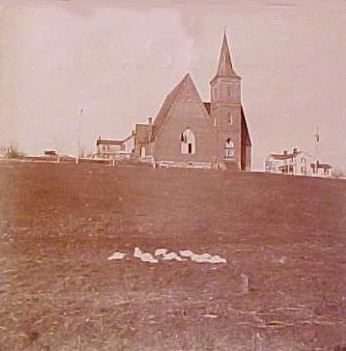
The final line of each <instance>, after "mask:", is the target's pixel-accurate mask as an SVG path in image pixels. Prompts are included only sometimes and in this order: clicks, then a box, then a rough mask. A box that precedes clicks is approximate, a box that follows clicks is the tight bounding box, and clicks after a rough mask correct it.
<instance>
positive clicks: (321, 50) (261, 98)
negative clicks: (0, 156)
mask: <svg viewBox="0 0 346 351" xmlns="http://www.w3.org/2000/svg"><path fill="white" fill-rule="evenodd" d="M228 2H230V1H225V2H223V1H221V0H215V1H184V0H181V1H171V2H170V1H139V0H138V1H117V0H95V1H92V0H89V1H86V0H83V1H81V0H69V1H68V0H59V1H58V0H39V1H30V0H25V1H16V0H11V1H4V0H3V1H0V4H1V37H0V39H1V42H0V49H1V61H0V70H1V85H0V122H1V130H0V138H1V142H2V143H9V142H11V143H17V144H18V146H19V148H20V149H21V150H23V151H25V152H27V153H29V154H42V152H43V150H44V149H48V148H49V149H57V150H58V151H60V152H63V153H70V154H75V153H76V148H77V146H76V145H77V134H78V132H77V131H78V120H79V117H78V111H79V110H80V108H83V110H84V116H83V121H82V132H81V135H82V137H81V139H82V144H83V145H84V147H86V148H87V149H89V148H90V147H92V146H94V145H95V141H96V139H97V137H98V136H102V137H105V138H124V137H126V136H127V135H129V133H130V132H131V130H132V128H133V126H134V124H135V123H136V122H145V121H146V120H147V117H149V116H153V117H155V116H156V114H157V112H158V109H159V107H160V105H161V103H162V101H163V99H164V97H165V95H166V94H167V93H168V92H169V91H170V90H171V89H172V88H173V87H174V86H175V85H176V84H177V83H178V82H179V81H180V80H181V79H182V77H183V76H184V75H185V73H186V72H190V73H191V75H192V77H193V79H194V81H195V83H196V85H197V88H198V90H199V93H200V95H201V97H202V98H203V100H209V81H210V79H211V78H212V77H213V75H214V74H215V71H216V67H217V60H218V56H219V50H220V46H221V40H222V35H223V31H224V27H226V31H227V34H228V39H229V44H230V47H231V51H232V59H233V64H234V66H235V69H236V71H237V73H238V74H239V75H240V76H241V77H242V99H243V104H244V108H245V112H246V115H247V121H248V126H249V130H250V135H251V138H252V144H253V166H254V168H256V169H258V168H260V169H261V168H262V169H263V163H264V160H265V158H266V156H267V154H268V153H269V152H273V151H277V152H280V151H282V150H284V149H288V150H290V149H291V148H293V147H298V148H299V149H301V150H304V151H307V152H310V153H311V154H313V153H314V134H315V131H316V127H317V126H319V129H320V132H321V135H322V137H321V141H322V144H321V146H322V147H321V154H322V155H321V159H322V161H323V162H329V163H332V164H334V165H337V166H339V167H342V168H343V169H346V94H345V92H346V68H345V67H346V34H345V33H346V1H343V0H330V1H322V0H314V1H301V0H299V1H298V0H296V1H294V0H286V1H280V0H268V1H259V0H257V1H255V0H254V1H244V0H243V1H232V2H231V3H232V4H228Z"/></svg>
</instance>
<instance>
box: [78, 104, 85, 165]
mask: <svg viewBox="0 0 346 351" xmlns="http://www.w3.org/2000/svg"><path fill="white" fill-rule="evenodd" d="M83 112H84V111H83V109H82V108H81V109H80V110H79V112H78V136H77V156H76V164H77V165H78V163H79V152H80V134H81V130H82V116H83Z"/></svg>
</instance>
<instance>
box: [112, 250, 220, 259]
mask: <svg viewBox="0 0 346 351" xmlns="http://www.w3.org/2000/svg"><path fill="white" fill-rule="evenodd" d="M125 257H126V253H123V252H118V251H117V252H114V253H113V254H112V255H111V256H109V257H108V260H122V259H124V258H125ZM133 257H135V258H137V259H139V260H141V261H142V262H149V263H158V262H159V261H160V260H161V261H172V260H173V261H178V262H182V261H187V260H191V261H193V262H197V263H227V260H226V259H225V258H223V257H221V256H219V255H211V254H209V253H203V254H195V253H194V252H192V251H191V250H180V251H179V253H176V252H173V251H169V250H167V249H156V250H155V252H154V254H151V253H149V252H143V251H142V250H141V249H140V248H139V247H135V249H134V251H133Z"/></svg>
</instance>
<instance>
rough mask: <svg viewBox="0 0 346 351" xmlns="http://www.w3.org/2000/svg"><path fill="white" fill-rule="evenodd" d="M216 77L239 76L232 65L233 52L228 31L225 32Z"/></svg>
mask: <svg viewBox="0 0 346 351" xmlns="http://www.w3.org/2000/svg"><path fill="white" fill-rule="evenodd" d="M216 77H230V78H234V77H238V75H237V73H236V72H235V71H234V69H233V66H232V59H231V54H230V51H229V47H228V43H227V35H226V32H224V34H223V40H222V46H221V51H220V57H219V65H218V67H217V72H216V76H215V78H216Z"/></svg>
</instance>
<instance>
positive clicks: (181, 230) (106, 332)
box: [0, 162, 346, 351]
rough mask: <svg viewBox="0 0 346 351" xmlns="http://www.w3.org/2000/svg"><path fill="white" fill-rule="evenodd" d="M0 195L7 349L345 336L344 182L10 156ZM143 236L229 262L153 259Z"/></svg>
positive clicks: (198, 346)
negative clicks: (144, 256)
mask: <svg viewBox="0 0 346 351" xmlns="http://www.w3.org/2000/svg"><path fill="white" fill-rule="evenodd" d="M0 194H1V196H0V211H1V223H0V230H1V239H0V240H1V243H0V244H1V258H0V269H1V286H0V350H12V351H19V350H28V351H30V350H50V351H63V350H66V351H67V350H68V351H71V350H83V351H91V350H98V351H116V350H129V351H130V350H131V351H132V350H141V351H142V350H145V351H146V350H148V351H149V350H150V351H159V350H165V351H166V350H167V351H168V350H170V351H177V350H196V351H197V350H198V351H202V350H208V351H212V350H213V351H219V350H220V351H226V350H227V351H232V350H239V351H240V350H244V351H245V350H247V351H260V350H261V351H264V350H272V351H274V350H275V351H279V350H282V351H287V350H302V351H303V350H304V351H305V350H316V351H317V350H326V351H327V350H341V349H342V347H343V345H344V344H345V343H346V323H345V317H346V315H345V312H346V309H345V307H346V301H345V296H346V295H345V286H346V284H345V283H346V278H345V277H346V274H345V273H346V259H345V243H346V241H345V240H346V239H345V235H346V234H345V233H346V182H345V181H342V180H331V179H329V180H328V179H317V178H305V177H290V176H281V175H268V174H256V173H236V172H233V173H232V172H227V171H203V170H187V169H186V170H179V169H156V170H153V169H148V168H139V167H109V166H104V165H82V164H81V165H78V166H76V165H74V164H49V163H11V162H8V163H2V164H0ZM135 246H138V247H140V248H141V249H142V250H143V251H147V252H153V251H154V250H155V249H156V248H161V247H164V248H168V249H170V250H175V251H177V250H181V249H190V250H193V251H194V252H196V253H203V252H209V253H211V254H218V255H220V256H222V257H225V258H226V259H227V263H226V264H217V265H215V264H209V263H196V262H190V261H184V262H170V261H166V262H161V261H160V262H159V263H157V264H150V263H145V262H141V261H139V260H137V259H135V258H133V256H132V252H133V248H134V247H135ZM114 251H121V252H124V253H126V254H127V256H126V258H125V259H124V260H121V261H109V260H107V258H108V257H109V256H110V255H111V254H112V253H113V252H114ZM244 277H245V278H247V279H248V286H246V284H245V285H244ZM247 288H248V289H247Z"/></svg>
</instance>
